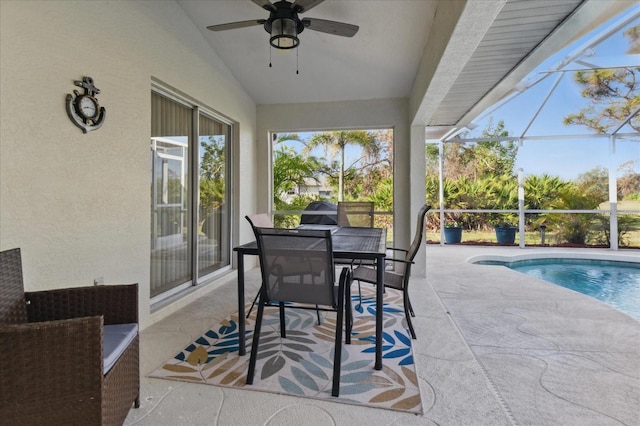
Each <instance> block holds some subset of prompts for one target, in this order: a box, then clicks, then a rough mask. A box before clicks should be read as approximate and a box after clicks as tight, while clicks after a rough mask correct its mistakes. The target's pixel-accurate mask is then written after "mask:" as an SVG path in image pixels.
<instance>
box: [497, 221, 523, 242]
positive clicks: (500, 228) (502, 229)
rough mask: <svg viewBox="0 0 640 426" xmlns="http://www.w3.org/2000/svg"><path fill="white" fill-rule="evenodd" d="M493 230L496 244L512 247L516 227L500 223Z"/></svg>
mask: <svg viewBox="0 0 640 426" xmlns="http://www.w3.org/2000/svg"><path fill="white" fill-rule="evenodd" d="M495 230H496V240H497V241H498V244H508V245H512V244H514V243H515V241H516V232H517V231H518V227H517V226H515V225H513V224H511V223H508V222H500V223H498V224H496V225H495Z"/></svg>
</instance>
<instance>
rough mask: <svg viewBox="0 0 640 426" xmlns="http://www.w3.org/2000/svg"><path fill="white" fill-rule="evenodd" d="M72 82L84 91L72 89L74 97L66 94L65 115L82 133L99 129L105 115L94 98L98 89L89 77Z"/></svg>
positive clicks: (102, 108)
mask: <svg viewBox="0 0 640 426" xmlns="http://www.w3.org/2000/svg"><path fill="white" fill-rule="evenodd" d="M73 84H75V85H76V86H78V87H82V88H83V89H84V93H82V94H81V93H79V92H78V91H77V90H74V91H73V93H74V94H75V95H76V96H75V98H74V97H73V95H67V115H68V116H69V118H70V119H71V122H72V123H73V124H75V125H76V126H78V127H79V128H80V130H82V132H83V133H87V132H89V131H91V130H97V129H99V128H100V127H101V126H102V123H104V117H105V115H106V112H105V110H104V107H101V106H100V104H99V103H98V99H97V98H96V95H97V94H98V93H100V89H98V88H97V87H96V86H94V85H93V79H92V78H91V77H83V78H82V81H74V82H73Z"/></svg>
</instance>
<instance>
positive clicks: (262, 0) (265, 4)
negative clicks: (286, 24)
mask: <svg viewBox="0 0 640 426" xmlns="http://www.w3.org/2000/svg"><path fill="white" fill-rule="evenodd" d="M251 1H252V2H254V3H255V4H257V5H258V6H260V7H261V8H263V9H266V10H268V11H269V12H275V11H276V7H275V6H274V5H272V4H271V2H270V1H269V0H251Z"/></svg>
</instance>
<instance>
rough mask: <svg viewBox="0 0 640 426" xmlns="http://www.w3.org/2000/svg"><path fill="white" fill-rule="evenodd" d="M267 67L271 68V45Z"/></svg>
mask: <svg viewBox="0 0 640 426" xmlns="http://www.w3.org/2000/svg"><path fill="white" fill-rule="evenodd" d="M269 68H271V46H269Z"/></svg>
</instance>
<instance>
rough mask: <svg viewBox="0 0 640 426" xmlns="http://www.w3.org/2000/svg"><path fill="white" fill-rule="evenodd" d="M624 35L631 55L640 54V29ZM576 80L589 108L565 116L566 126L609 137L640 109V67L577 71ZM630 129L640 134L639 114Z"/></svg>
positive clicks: (631, 121) (636, 27)
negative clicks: (578, 126) (609, 133)
mask: <svg viewBox="0 0 640 426" xmlns="http://www.w3.org/2000/svg"><path fill="white" fill-rule="evenodd" d="M624 35H625V36H626V37H627V39H629V44H630V47H629V50H628V52H629V53H638V51H639V50H640V25H637V26H634V27H632V28H629V29H628V30H626V31H625V33H624ZM573 78H574V81H575V82H576V83H577V84H578V85H579V86H580V87H581V94H582V97H584V98H586V99H588V100H589V104H588V105H587V106H586V107H584V108H582V109H581V110H580V111H578V112H577V113H573V114H568V115H567V116H565V118H564V120H563V123H564V124H565V125H571V124H574V125H581V126H585V127H588V128H590V129H593V130H595V131H596V132H597V133H600V134H607V133H608V132H610V131H612V130H614V129H615V128H617V127H618V126H619V125H620V123H622V122H623V121H624V120H625V119H627V118H628V117H629V116H630V115H631V114H632V113H633V112H634V111H635V110H636V109H637V108H638V107H640V67H626V68H615V69H595V70H582V71H576V72H575V73H574V76H573ZM629 126H631V127H632V128H633V129H634V130H636V131H640V116H639V115H638V114H636V115H635V117H633V118H631V120H629Z"/></svg>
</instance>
